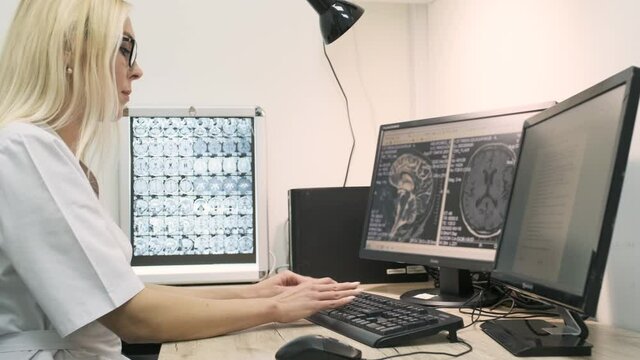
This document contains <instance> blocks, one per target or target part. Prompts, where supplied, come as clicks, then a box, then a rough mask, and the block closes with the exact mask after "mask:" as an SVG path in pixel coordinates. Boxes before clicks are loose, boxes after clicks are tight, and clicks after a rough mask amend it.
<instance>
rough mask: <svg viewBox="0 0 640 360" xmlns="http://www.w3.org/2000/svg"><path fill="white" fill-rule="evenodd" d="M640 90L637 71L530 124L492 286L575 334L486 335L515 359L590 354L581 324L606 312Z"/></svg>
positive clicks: (545, 329)
mask: <svg viewBox="0 0 640 360" xmlns="http://www.w3.org/2000/svg"><path fill="white" fill-rule="evenodd" d="M638 85H639V83H638V69H636V68H631V69H629V70H626V71H624V72H622V73H620V74H617V75H615V76H613V77H611V78H609V79H607V80H605V81H604V82H602V83H600V84H597V85H595V86H593V87H591V88H589V89H587V90H585V91H583V92H581V93H579V94H577V95H575V96H573V97H571V98H569V99H567V100H565V101H563V102H561V103H560V104H558V105H556V106H554V107H552V108H550V109H549V110H547V111H545V112H543V113H541V114H539V115H537V116H535V117H533V118H531V119H530V120H528V121H527V122H526V123H525V127H524V132H523V141H522V147H521V149H520V155H519V162H518V166H517V170H516V175H515V178H514V184H513V189H512V191H513V194H512V196H511V200H510V203H509V208H508V213H507V218H506V220H505V225H504V232H503V237H502V239H501V241H500V246H499V249H498V251H497V255H496V262H495V270H494V271H493V272H492V279H494V280H497V281H498V282H500V283H502V284H504V285H506V286H507V287H509V288H511V289H513V290H515V291H517V292H518V293H522V294H525V295H530V296H533V297H535V298H538V299H541V300H544V301H547V302H550V303H553V304H556V305H557V306H558V308H559V311H560V313H561V314H563V318H564V319H565V324H564V326H561V327H556V328H554V327H553V326H551V325H549V324H547V323H545V322H543V321H539V323H530V322H528V323H523V322H522V321H517V320H508V321H507V320H505V321H495V322H490V323H487V324H484V325H483V330H484V331H485V332H486V333H487V334H489V335H491V336H492V337H493V338H494V339H496V341H499V342H500V343H501V344H503V346H505V347H506V348H508V349H509V350H510V351H512V352H513V353H528V354H529V355H542V354H546V355H588V354H590V351H591V350H590V349H591V346H590V345H588V344H586V343H585V342H584V339H585V338H586V335H587V333H588V332H586V331H584V329H586V325H585V324H584V322H583V321H582V319H581V317H580V316H579V314H586V315H591V316H593V315H595V312H596V307H597V303H598V297H599V294H600V287H601V284H602V279H603V276H604V268H605V265H606V262H607V255H608V251H609V245H610V243H611V236H612V234H613V228H614V224H615V217H616V212H617V208H618V202H619V200H620V193H621V190H622V184H623V180H624V175H625V168H626V165H627V158H628V152H629V147H630V143H631V138H632V133H633V123H634V121H635V117H636V111H637V106H638ZM574 313H575V314H574ZM561 333H562V334H564V335H561ZM541 334H542V335H541ZM567 335H568V336H567ZM563 336H564V337H563ZM559 340H562V341H563V344H562V346H558V344H559V343H558V342H556V341H559ZM514 344H521V345H522V346H521V347H517V346H514ZM560 348H561V349H560Z"/></svg>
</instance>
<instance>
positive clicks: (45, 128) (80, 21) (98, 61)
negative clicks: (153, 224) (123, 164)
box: [0, 0, 358, 359]
mask: <svg viewBox="0 0 640 360" xmlns="http://www.w3.org/2000/svg"><path fill="white" fill-rule="evenodd" d="M128 9H129V5H128V4H127V3H126V2H124V1H121V0H22V1H21V2H20V4H19V6H18V8H17V11H16V14H15V17H14V20H13V23H12V24H11V27H10V29H9V31H8V34H7V36H6V38H5V45H4V49H3V51H2V55H1V57H0V171H1V174H0V359H88V358H91V359H96V358H97V359H118V358H123V356H122V355H120V347H121V342H120V339H121V338H122V339H124V340H126V341H128V342H132V343H135V342H166V341H177V340H187V339H197V338H205V337H211V336H216V335H219V334H224V333H228V332H231V331H236V330H240V329H245V328H248V327H252V326H256V325H259V324H263V323H267V322H288V321H293V320H297V319H300V318H303V317H306V316H308V315H310V314H312V313H314V312H316V311H318V310H321V309H325V308H332V307H338V306H342V305H344V304H347V303H348V302H349V301H351V299H352V297H353V296H354V295H356V294H357V293H358V290H357V289H356V287H357V283H336V282H334V281H333V280H331V279H328V278H325V279H312V278H307V277H303V276H300V275H297V274H294V273H291V272H285V273H282V274H279V275H277V276H275V277H272V278H270V279H267V280H265V281H263V282H260V283H258V284H254V285H248V286H246V287H238V288H233V289H229V288H227V289H215V288H213V289H211V288H191V289H190V288H174V287H169V286H159V285H145V284H143V283H141V282H140V280H139V279H138V278H137V277H136V275H135V274H134V273H133V271H132V269H131V267H130V265H129V261H130V258H131V246H130V243H129V240H128V239H127V238H126V237H125V235H124V234H123V233H122V232H121V231H120V230H119V229H118V228H117V226H116V225H115V224H114V223H113V221H112V220H111V219H110V217H109V216H108V215H107V214H106V213H105V211H104V210H103V209H102V208H101V206H100V205H99V202H98V198H97V196H96V195H97V185H96V183H95V181H92V180H91V179H92V175H91V172H90V171H88V169H86V167H85V166H84V165H83V164H84V162H83V160H85V159H86V158H87V157H89V156H90V155H92V154H99V153H100V151H101V150H104V149H105V148H106V145H108V143H109V142H108V138H109V136H108V135H109V133H110V131H109V129H110V128H112V127H113V126H114V123H115V122H116V121H117V119H119V118H120V117H121V116H122V112H123V109H124V106H125V105H126V103H127V102H128V101H129V96H130V94H131V91H132V83H133V82H134V81H135V80H137V79H139V78H140V77H141V76H142V70H141V69H140V66H138V64H137V63H136V48H137V47H136V38H135V34H134V32H133V28H132V24H131V21H130V20H129V18H128Z"/></svg>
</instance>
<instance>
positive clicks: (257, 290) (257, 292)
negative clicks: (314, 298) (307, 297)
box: [251, 270, 336, 298]
mask: <svg viewBox="0 0 640 360" xmlns="http://www.w3.org/2000/svg"><path fill="white" fill-rule="evenodd" d="M318 281H321V282H323V283H325V284H326V283H327V282H329V283H336V281H335V280H333V279H329V278H322V279H316V278H312V277H309V276H303V275H300V274H296V273H294V272H292V271H289V270H286V271H283V272H280V273H278V274H277V275H275V276H272V277H270V278H268V279H265V280H263V281H261V282H259V283H257V284H255V285H252V286H251V290H252V294H251V295H253V296H251V297H261V298H265V297H272V296H276V295H279V294H281V293H282V292H284V291H285V290H286V289H287V288H290V287H293V286H297V285H300V284H303V283H306V282H318Z"/></svg>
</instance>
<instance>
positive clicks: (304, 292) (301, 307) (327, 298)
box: [272, 278, 361, 323]
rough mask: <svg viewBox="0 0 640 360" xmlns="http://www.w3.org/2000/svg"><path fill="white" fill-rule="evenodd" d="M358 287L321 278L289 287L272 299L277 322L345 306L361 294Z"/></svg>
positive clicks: (293, 319)
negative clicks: (274, 302)
mask: <svg viewBox="0 0 640 360" xmlns="http://www.w3.org/2000/svg"><path fill="white" fill-rule="evenodd" d="M358 285H360V283H359V282H346V283H336V282H335V281H334V280H332V279H330V278H322V279H313V280H312V281H306V282H303V283H301V284H299V285H297V286H293V287H289V288H287V289H286V290H285V291H284V292H282V293H281V294H278V295H276V296H274V297H273V298H272V299H273V300H275V301H276V304H277V309H278V310H277V312H278V314H277V321H278V322H281V323H286V322H291V321H296V320H299V319H302V318H305V317H307V316H309V315H312V314H315V313H316V312H318V311H320V310H324V309H334V308H337V307H340V306H344V305H347V304H348V303H350V302H351V301H352V300H353V298H354V297H355V296H356V295H358V294H359V293H360V292H361V290H359V289H358Z"/></svg>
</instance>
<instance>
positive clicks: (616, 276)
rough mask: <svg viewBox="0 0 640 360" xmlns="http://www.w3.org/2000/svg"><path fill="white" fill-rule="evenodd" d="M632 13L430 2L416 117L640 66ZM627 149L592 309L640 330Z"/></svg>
mask: <svg viewBox="0 0 640 360" xmlns="http://www.w3.org/2000/svg"><path fill="white" fill-rule="evenodd" d="M638 14H640V2H638V1H636V0H608V1H599V0H561V1H559V0H520V1H512V0H436V1H434V2H432V3H431V4H429V6H428V20H427V26H426V29H425V31H424V35H425V38H426V43H427V44H428V45H427V55H426V56H427V60H426V77H427V79H428V80H427V82H426V85H425V89H423V90H422V91H423V92H424V93H426V94H427V96H426V97H425V98H424V99H422V100H423V101H424V102H425V103H424V104H421V105H420V106H419V107H420V108H422V109H427V111H426V113H425V114H421V115H425V116H431V115H440V114H452V113H461V112H467V111H475V110H481V109H490V108H496V107H503V106H515V105H519V104H527V103H534V102H538V101H546V100H557V101H561V100H563V99H566V98H567V97H570V96H571V95H573V94H575V93H577V92H580V91H581V90H583V89H585V88H587V87H589V86H591V85H594V84H595V83H597V82H599V81H601V80H604V79H605V78H607V77H609V76H611V75H613V74H615V73H617V72H618V71H620V70H623V69H625V68H627V67H629V66H631V65H640V44H638V40H637V36H638V34H640V22H639V21H638ZM636 138H637V136H636ZM634 147H635V149H634V151H635V154H636V155H634V157H632V159H633V160H632V161H631V163H630V165H629V167H630V170H628V172H627V175H628V176H627V183H625V190H624V191H625V192H624V193H623V195H624V196H626V198H625V199H623V201H622V204H621V206H620V213H619V216H618V223H617V227H616V235H615V238H614V243H613V245H612V248H611V253H610V256H609V262H608V265H607V273H606V275H605V277H606V280H605V284H604V286H603V292H602V295H601V301H600V305H599V314H598V317H599V319H600V320H601V321H604V322H607V323H614V324H618V325H620V326H623V327H626V328H630V329H635V330H640V310H639V309H638V307H637V305H636V304H638V303H640V286H638V285H639V284H638V282H639V280H638V279H640V267H639V266H638V265H637V259H639V258H640V247H638V245H637V244H638V242H637V237H638V235H637V234H638V232H637V226H636V227H634V226H633V223H634V219H637V218H638V215H637V214H638V213H640V205H638V202H637V200H638V194H639V193H640V190H639V188H640V175H634V176H630V175H631V174H638V171H640V170H639V169H638V167H639V166H640V159H639V158H638V155H637V154H638V152H639V151H640V140H639V141H636V142H635V145H634ZM631 169H633V170H631ZM632 198H633V200H632ZM636 222H637V220H636Z"/></svg>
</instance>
